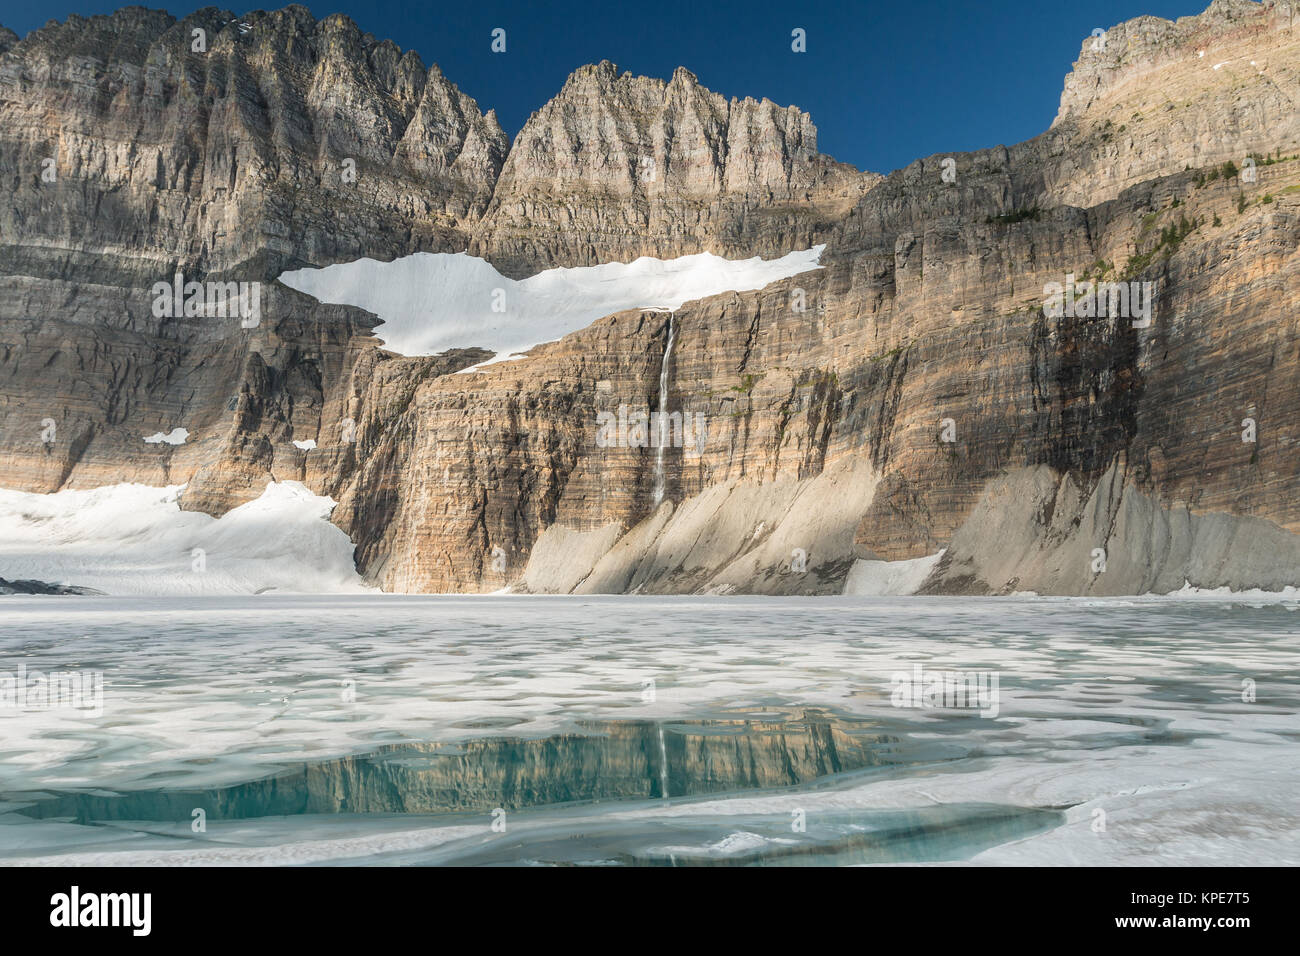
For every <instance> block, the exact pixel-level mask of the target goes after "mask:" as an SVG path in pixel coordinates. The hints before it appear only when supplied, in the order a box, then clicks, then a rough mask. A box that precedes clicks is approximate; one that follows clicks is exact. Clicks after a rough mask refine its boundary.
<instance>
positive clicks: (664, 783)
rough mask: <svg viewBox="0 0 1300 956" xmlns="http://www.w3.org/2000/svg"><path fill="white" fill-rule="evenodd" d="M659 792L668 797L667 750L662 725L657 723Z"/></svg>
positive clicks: (665, 797)
mask: <svg viewBox="0 0 1300 956" xmlns="http://www.w3.org/2000/svg"><path fill="white" fill-rule="evenodd" d="M659 793H660V795H661V796H662V797H663V798H664V799H665V800H667V799H668V750H667V748H666V747H664V725H663V724H660V725H659Z"/></svg>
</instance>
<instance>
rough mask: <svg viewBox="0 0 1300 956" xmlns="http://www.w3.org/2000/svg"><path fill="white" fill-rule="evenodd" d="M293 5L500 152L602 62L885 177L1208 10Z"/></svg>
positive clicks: (371, 1) (45, 11) (1000, 138)
mask: <svg viewBox="0 0 1300 956" xmlns="http://www.w3.org/2000/svg"><path fill="white" fill-rule="evenodd" d="M121 5H122V4H120V3H113V2H103V0H49V2H48V3H45V2H43V3H39V4H34V3H31V2H30V0H24V2H20V0H0V24H3V25H4V26H7V27H9V28H10V29H11V30H14V31H15V32H17V33H18V34H19V35H20V36H22V35H25V34H26V33H27V32H28V31H30V30H32V29H34V28H36V27H39V26H41V25H42V24H44V23H45V21H46V20H48V19H49V18H50V17H51V16H53V17H55V18H56V19H59V20H62V19H66V18H67V16H68V15H69V14H72V13H78V14H81V15H83V16H90V15H93V14H96V13H107V12H109V11H111V10H113V9H115V8H116V7H117V6H121ZM146 5H147V4H146ZM207 5H215V4H201V3H185V4H174V5H171V6H168V7H166V9H168V10H169V11H170V12H171V13H172V14H174V15H176V16H182V15H184V14H186V13H188V12H190V11H192V10H195V9H199V8H200V7H202V6H207ZM305 5H306V6H307V7H309V8H310V9H311V11H312V12H313V14H315V16H316V17H317V18H321V17H324V16H327V15H329V14H331V13H338V12H341V13H346V14H347V15H349V16H350V17H352V18H353V19H354V20H355V21H356V22H357V23H358V24H359V25H360V26H361V28H362V29H363V30H367V31H369V32H370V33H373V34H374V35H375V36H376V37H379V38H381V39H382V38H388V39H392V40H393V41H394V42H396V43H397V44H398V45H399V46H401V47H402V48H403V49H414V50H416V51H417V52H418V53H419V54H420V56H421V57H422V58H423V60H424V62H425V63H426V64H427V63H430V62H436V63H437V64H438V65H439V66H440V67H442V70H443V72H444V73H445V74H446V75H447V77H448V78H449V79H450V80H451V81H452V82H454V83H456V84H457V85H458V86H459V87H460V88H461V89H463V90H464V91H465V92H467V93H468V94H469V95H471V96H473V97H474V98H475V99H477V100H478V102H479V106H480V107H481V108H482V109H483V110H487V109H489V108H495V109H496V111H497V115H498V116H499V117H500V119H501V124H502V126H504V127H505V130H506V132H507V133H508V134H510V136H512V137H513V136H514V135H515V134H516V133H517V132H518V131H519V128H520V127H521V126H522V125H523V123H524V121H525V120H526V119H527V118H528V115H529V113H531V112H532V111H533V110H535V109H537V108H538V107H540V106H541V105H542V104H543V103H545V102H546V100H547V99H549V98H550V97H551V96H552V95H554V94H555V92H556V91H557V90H559V88H560V86H561V85H562V84H563V82H564V79H565V77H566V76H568V74H569V73H570V72H571V71H572V70H573V69H574V68H575V67H577V66H580V65H582V64H584V63H594V62H596V61H598V60H602V59H608V60H613V61H614V62H615V63H617V64H618V65H619V67H620V68H621V69H624V70H631V71H632V72H634V73H643V74H646V75H649V76H659V77H663V78H665V79H666V78H667V77H669V76H671V74H672V71H673V70H674V68H676V67H677V66H679V65H682V66H685V67H687V68H688V69H690V70H691V71H692V72H694V73H695V74H696V75H697V76H698V77H699V78H700V81H701V82H702V83H704V85H705V86H708V87H709V88H711V89H713V90H716V91H717V92H719V93H723V94H725V95H726V96H753V97H756V98H758V97H763V96H766V97H768V98H769V99H771V100H774V101H775V102H777V103H779V104H781V105H783V106H784V105H788V104H795V105H797V106H799V107H801V108H802V109H805V110H807V111H808V112H810V113H811V114H812V117H813V121H814V122H815V123H816V124H817V128H818V134H819V139H818V145H819V146H820V148H821V151H822V152H824V153H828V154H830V155H831V156H834V157H835V158H836V159H840V160H843V161H844V162H849V163H853V164H854V165H855V166H857V167H859V168H861V169H872V170H875V171H877V172H889V171H890V170H892V169H895V168H897V167H899V166H904V165H906V164H907V163H909V162H910V161H912V160H913V159H916V158H917V157H920V156H928V155H930V154H932V153H938V152H946V151H962V150H969V149H978V148H982V147H987V146H995V145H997V144H999V143H1002V144H1010V143H1015V142H1019V141H1021V140H1024V139H1028V138H1029V137H1031V136H1034V135H1036V134H1037V133H1040V132H1042V131H1043V130H1044V129H1046V128H1047V126H1048V125H1049V124H1050V123H1051V121H1052V118H1053V117H1054V116H1055V115H1056V107H1057V104H1058V102H1059V98H1060V92H1061V83H1062V80H1063V79H1064V77H1065V74H1066V73H1068V72H1069V70H1070V66H1071V64H1072V63H1073V62H1074V59H1075V58H1076V57H1077V55H1078V53H1079V48H1080V45H1081V43H1082V41H1083V39H1084V37H1086V36H1088V35H1089V34H1090V33H1091V32H1092V30H1093V28H1094V27H1103V28H1106V27H1110V26H1113V25H1114V24H1116V23H1119V22H1121V21H1123V20H1127V19H1131V18H1132V17H1136V16H1141V15H1143V14H1150V15H1153V16H1160V17H1165V18H1167V19H1174V18H1176V17H1180V16H1189V15H1191V14H1195V13H1199V12H1201V10H1203V9H1204V8H1205V7H1206V6H1208V5H1209V0H988V2H976V0H960V2H958V0H934V2H930V3H919V2H915V0H911V2H909V0H903V2H897V0H895V2H890V3H885V2H879V0H863V2H860V3H850V2H823V3H789V2H773V0H747V2H720V0H695V2H689V0H686V2H683V0H610V2H607V3H601V4H594V3H576V2H566V0H557V2H554V3H550V2H545V0H512V2H503V0H463V2H451V3H449V2H417V3H399V2H393V0H365V2H360V0H326V2H314V0H313V2H311V3H307V4H305ZM271 8H272V9H274V8H275V6H274V5H272V6H271ZM234 9H235V11H236V12H240V13H242V12H245V11H244V10H242V9H240V8H238V7H235V8H234ZM254 9H256V8H254ZM495 27H502V28H504V29H505V30H506V31H507V32H506V53H505V54H493V53H492V52H491V50H490V44H491V36H490V34H491V32H492V30H493V28H495ZM795 27H802V28H803V29H804V30H806V31H807V38H808V40H807V46H808V50H807V52H806V53H802V54H796V53H793V52H791V49H790V42H791V40H790V33H791V30H793V29H794V28H795Z"/></svg>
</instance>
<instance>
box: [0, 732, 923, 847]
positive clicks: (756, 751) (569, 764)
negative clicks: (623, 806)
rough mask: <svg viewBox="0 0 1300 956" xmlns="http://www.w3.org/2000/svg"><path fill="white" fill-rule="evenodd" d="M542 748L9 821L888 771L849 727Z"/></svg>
mask: <svg viewBox="0 0 1300 956" xmlns="http://www.w3.org/2000/svg"><path fill="white" fill-rule="evenodd" d="M580 730H581V732H577V733H565V734H556V735H553V736H550V737H545V738H542V739H526V738H518V737H493V738H486V739H479V740H470V741H464V742H460V743H455V744H442V743H407V744H400V745H394V746H389V747H384V748H382V749H380V750H377V751H375V752H374V753H370V754H364V755H360V756H354V757H345V758H342V759H338V760H328V761H322V762H319V763H309V764H302V765H299V766H296V767H294V768H292V769H290V770H287V771H286V772H284V773H279V774H275V775H273V776H269V777H266V778H264V779H259V780H255V781H251V782H248V783H242V784H238V785H235V786H230V787H222V788H217V789H207V790H180V789H174V790H163V789H160V790H139V791H133V792H130V793H121V794H112V793H104V792H103V791H96V792H93V793H79V792H66V793H59V794H57V795H53V796H48V797H42V798H39V799H37V800H36V801H35V802H34V803H33V804H32V805H31V806H29V807H27V808H25V809H23V810H22V811H21V812H22V813H24V814H25V815H27V816H34V817H39V818H43V819H49V818H64V819H70V820H74V821H76V822H77V823H82V824H86V823H95V822H100V821H107V820H164V821H169V820H186V819H189V817H190V815H191V813H192V812H193V810H194V809H195V808H202V809H203V810H204V812H205V813H206V814H207V816H208V818H209V819H212V820H219V819H241V818H248V817H264V816H288V815H295V814H324V813H448V812H456V811H483V810H491V809H493V808H496V807H503V808H505V809H508V810H512V809H520V808H523V807H536V806H550V805H555V804H564V803H573V802H577V801H596V800H620V799H633V800H635V799H647V798H654V797H670V796H671V797H682V796H691V795H699V794H708V793H719V792H724V791H737V790H761V789H770V788H775V787H790V786H797V785H799V784H802V783H806V782H808V781H810V780H815V779H816V778H818V777H824V776H827V775H828V774H834V773H840V772H841V771H845V770H858V769H862V768H865V767H872V766H878V765H881V764H885V763H897V762H899V761H900V759H901V758H900V756H899V753H898V738H896V737H891V736H889V735H886V734H881V733H871V732H870V730H871V725H870V724H869V723H868V722H866V721H862V720H847V719H841V718H832V717H830V716H828V715H826V714H823V713H820V712H817V711H805V712H803V713H802V714H801V716H799V717H797V718H788V719H771V718H767V719H736V720H705V721H679V722H673V723H665V722H658V721H644V720H630V721H587V722H583V723H582V724H581V725H580Z"/></svg>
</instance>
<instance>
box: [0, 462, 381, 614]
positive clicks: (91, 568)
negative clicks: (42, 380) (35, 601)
mask: <svg viewBox="0 0 1300 956" xmlns="http://www.w3.org/2000/svg"><path fill="white" fill-rule="evenodd" d="M184 490H185V486H184V485H171V486H168V487H166V488H154V487H150V486H148V485H137V484H122V485H110V486H107V487H104V488H95V489H93V490H90V491H60V492H57V493H55V494H50V495H38V494H31V493H28V492H23V491H7V490H0V578H8V579H9V580H37V581H44V582H48V583H53V584H67V585H72V586H75V587H85V588H92V589H94V590H96V591H103V592H104V593H106V594H137V595H146V594H147V595H181V594H251V593H257V592H259V591H264V590H274V591H277V592H285V591H288V592H309V593H317V592H360V591H366V590H369V589H368V588H367V587H366V586H365V585H364V584H363V583H362V581H361V578H360V577H359V576H358V575H357V573H356V569H355V567H354V565H353V560H352V552H353V548H352V542H351V541H349V540H348V537H347V535H346V534H344V533H343V532H342V531H341V530H339V529H338V528H336V527H335V526H334V525H332V524H330V523H329V521H328V520H327V519H328V518H329V515H330V512H331V511H332V510H333V509H334V504H335V502H334V501H333V500H332V499H330V498H323V497H321V496H319V495H314V494H312V493H311V492H310V491H308V490H307V489H306V487H304V486H303V485H302V484H300V483H298V482H296V481H284V482H271V483H269V484H267V486H266V490H265V491H264V492H263V493H262V496H261V497H260V498H258V499H257V500H256V501H250V502H248V503H247V504H244V505H240V506H239V507H238V508H235V509H233V510H232V511H229V512H227V513H226V514H224V515H222V516H221V517H220V518H213V517H211V516H210V515H206V514H201V513H199V512H194V511H182V510H181V509H180V504H179V502H180V497H181V493H182V492H183V491H184Z"/></svg>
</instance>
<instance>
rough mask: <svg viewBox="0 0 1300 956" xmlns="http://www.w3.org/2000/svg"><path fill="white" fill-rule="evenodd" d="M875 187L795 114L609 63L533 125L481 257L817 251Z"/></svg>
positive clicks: (690, 78)
mask: <svg viewBox="0 0 1300 956" xmlns="http://www.w3.org/2000/svg"><path fill="white" fill-rule="evenodd" d="M877 178H878V177H873V176H863V175H862V174H860V173H858V171H857V170H855V169H853V168H852V167H849V166H845V165H843V164H841V163H836V162H835V161H833V160H831V159H830V158H829V157H826V156H822V155H821V154H819V153H818V152H817V129H816V127H815V126H813V123H812V120H811V119H810V118H809V116H808V114H806V113H803V112H801V111H800V110H798V109H796V108H795V107H793V106H791V107H785V108H782V107H779V106H777V105H775V104H774V103H772V102H770V101H769V100H763V101H762V102H756V101H755V100H753V99H744V100H739V99H732V100H730V101H728V100H727V99H725V98H724V97H722V96H720V95H718V94H717V93H713V92H710V91H709V90H707V89H705V88H704V87H702V86H700V83H699V81H698V80H697V79H696V77H695V74H693V73H691V72H690V71H689V70H687V69H685V68H682V67H679V68H678V69H677V71H676V72H675V73H674V74H673V76H672V79H671V80H669V81H668V82H667V83H665V82H663V81H662V80H656V79H651V78H650V77H645V76H633V75H632V74H630V73H622V74H620V73H619V72H618V68H617V67H616V66H615V65H614V64H613V63H610V62H609V61H608V60H606V61H602V62H601V63H599V64H597V65H595V66H586V67H582V68H581V69H579V70H577V71H575V72H574V73H573V75H572V76H570V77H569V80H568V82H567V83H565V84H564V89H562V90H561V91H560V93H559V95H557V96H556V97H555V98H554V99H553V100H551V101H550V102H549V103H547V104H546V105H545V106H543V107H542V108H541V109H540V110H538V111H537V112H536V113H534V114H533V115H532V116H531V117H530V118H529V120H528V122H527V123H526V124H525V125H524V128H523V130H521V131H520V133H519V135H518V137H516V139H515V143H514V146H513V147H512V148H511V150H510V156H509V158H508V159H507V160H506V164H505V167H504V168H503V169H502V171H501V179H500V181H499V182H498V184H497V188H496V192H495V194H494V196H493V198H492V204H491V207H490V208H489V210H488V213H487V215H486V216H485V217H484V219H483V220H482V222H481V223H480V224H479V226H478V228H477V230H476V232H475V242H474V246H473V250H474V251H475V253H476V254H478V255H482V256H484V257H485V258H487V259H490V260H491V261H492V262H494V263H495V264H496V265H497V267H498V268H499V269H501V271H502V272H504V273H505V274H507V275H513V276H524V275H529V274H532V273H534V272H536V271H537V270H538V269H539V268H545V267H548V266H577V265H594V264H597V263H600V262H609V261H611V260H617V261H628V260H632V259H635V258H637V257H639V256H656V257H658V258H664V259H668V258H673V257H675V256H679V255H684V254H688V253H693V252H702V251H706V250H707V251H710V252H714V253H717V254H718V255H723V256H726V257H728V258H749V257H750V256H753V255H763V256H765V257H771V256H774V255H777V254H779V253H783V252H787V251H789V250H791V249H807V248H810V247H812V246H814V245H816V244H818V243H819V242H821V241H822V237H824V236H825V235H827V234H828V233H829V232H830V230H831V228H832V227H833V225H834V224H835V223H836V222H837V221H838V220H839V219H840V218H841V217H842V216H843V215H844V214H845V213H847V211H848V210H849V208H850V207H851V206H852V204H853V202H854V201H855V200H856V199H857V198H858V197H859V196H860V195H861V194H862V192H863V191H864V190H866V189H867V188H869V187H870V185H871V184H872V183H873V182H874V181H875V179H877Z"/></svg>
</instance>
